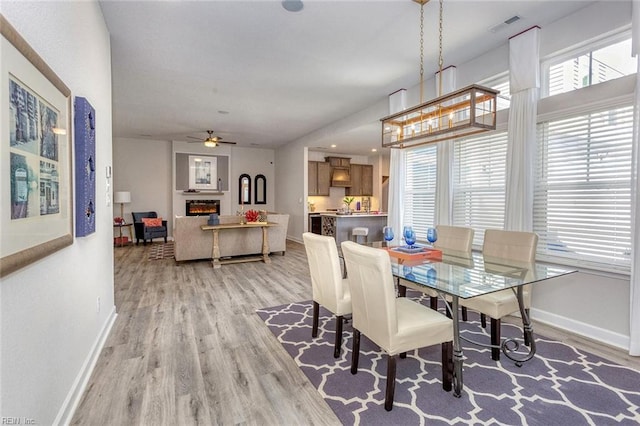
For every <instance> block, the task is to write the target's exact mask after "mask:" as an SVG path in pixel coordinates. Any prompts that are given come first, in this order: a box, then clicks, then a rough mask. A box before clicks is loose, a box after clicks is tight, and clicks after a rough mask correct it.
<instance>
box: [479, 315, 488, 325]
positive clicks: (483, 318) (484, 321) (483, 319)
mask: <svg viewBox="0 0 640 426" xmlns="http://www.w3.org/2000/svg"><path fill="white" fill-rule="evenodd" d="M480 325H482V328H487V316H486V315H485V314H480Z"/></svg>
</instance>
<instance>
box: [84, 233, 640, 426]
mask: <svg viewBox="0 0 640 426" xmlns="http://www.w3.org/2000/svg"><path fill="white" fill-rule="evenodd" d="M149 249H150V247H149V246H146V247H145V246H142V245H140V246H129V247H118V248H115V249H114V250H115V251H114V252H115V266H114V268H115V302H116V307H117V312H118V317H117V319H116V321H115V324H114V326H113V329H112V331H111V334H110V335H109V337H108V340H107V342H106V344H105V347H104V348H103V350H102V353H101V354H100V357H99V360H98V362H97V365H96V368H95V370H94V372H93V374H92V376H91V378H90V381H89V383H88V385H87V389H86V391H85V394H84V395H83V397H82V400H81V402H80V405H79V407H78V409H77V410H76V413H75V416H74V418H73V420H72V424H77V425H154V426H155V425H182V424H185V425H186V424H206V425H215V424H220V425H235V424H248V425H252V424H256V425H257V424H260V425H285V424H286V425H298V424H314V425H325V424H326V425H334V424H336V425H337V424H340V423H339V422H338V420H337V418H336V417H335V415H334V414H333V412H332V411H331V409H330V408H329V407H328V405H327V404H326V403H325V402H324V400H323V399H322V397H321V396H320V395H319V394H318V392H317V391H316V390H315V388H314V387H313V386H312V385H311V384H310V383H309V382H308V381H307V379H306V377H305V376H304V374H303V373H302V372H301V371H300V370H299V369H298V368H297V367H296V365H295V362H294V361H293V360H292V359H291V357H290V356H289V355H288V354H287V353H286V351H285V350H284V349H283V348H282V346H281V345H280V344H279V343H278V342H277V340H276V339H275V337H274V336H273V335H272V333H271V332H270V331H269V330H268V329H267V328H266V327H265V326H264V324H263V322H262V321H261V320H260V318H259V317H258V316H257V315H256V313H255V311H256V309H259V308H264V307H271V306H276V305H280V304H284V303H290V302H298V301H303V300H309V299H311V284H310V279H309V271H308V267H307V262H306V255H305V252H304V247H303V246H302V245H301V244H297V243H294V242H288V244H287V253H286V256H280V255H279V254H275V255H272V256H271V259H272V263H271V264H264V263H262V262H253V263H243V264H230V265H224V266H223V267H222V268H221V269H218V270H213V269H212V268H211V263H210V262H209V261H195V262H183V263H176V262H175V261H174V260H173V259H164V260H153V261H148V260H147V256H148V253H149ZM534 329H535V331H536V332H540V333H541V334H544V335H546V336H549V337H552V338H555V339H558V340H562V341H567V342H568V343H570V344H573V345H575V346H578V347H584V348H585V349H587V350H589V351H590V352H592V353H597V354H599V355H600V356H602V357H605V358H609V359H612V360H613V361H616V362H619V363H622V364H625V365H630V366H633V367H634V368H636V369H640V360H638V359H635V358H631V357H629V356H628V355H626V354H625V353H623V352H622V351H618V350H615V349H611V348H608V347H605V346H602V345H600V344H597V343H594V342H590V341H588V340H586V339H582V338H579V337H576V336H572V335H569V334H567V333H564V332H562V331H559V330H555V329H552V328H550V327H545V326H542V325H540V324H536V325H535V328H534ZM309 337H310V338H311V336H309Z"/></svg>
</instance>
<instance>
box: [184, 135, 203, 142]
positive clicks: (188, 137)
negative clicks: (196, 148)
mask: <svg viewBox="0 0 640 426" xmlns="http://www.w3.org/2000/svg"><path fill="white" fill-rule="evenodd" d="M187 139H196V140H199V141H202V140H203V139H202V138H196V137H195V136H187Z"/></svg>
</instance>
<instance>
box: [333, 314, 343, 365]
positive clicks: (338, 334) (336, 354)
mask: <svg viewBox="0 0 640 426" xmlns="http://www.w3.org/2000/svg"><path fill="white" fill-rule="evenodd" d="M342 322H343V318H342V315H336V343H335V345H334V347H333V357H334V358H339V357H340V348H341V347H342Z"/></svg>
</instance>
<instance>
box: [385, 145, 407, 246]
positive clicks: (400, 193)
mask: <svg viewBox="0 0 640 426" xmlns="http://www.w3.org/2000/svg"><path fill="white" fill-rule="evenodd" d="M405 158H406V153H405V150H404V149H392V150H391V159H390V164H389V212H388V215H387V226H390V227H391V228H393V233H394V234H395V240H396V242H397V241H398V239H401V238H402V222H403V220H402V218H403V216H404V187H405V184H406V175H405V170H404V163H405Z"/></svg>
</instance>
